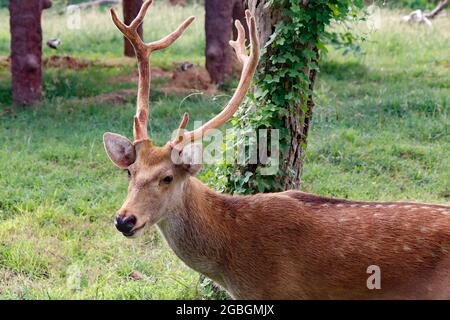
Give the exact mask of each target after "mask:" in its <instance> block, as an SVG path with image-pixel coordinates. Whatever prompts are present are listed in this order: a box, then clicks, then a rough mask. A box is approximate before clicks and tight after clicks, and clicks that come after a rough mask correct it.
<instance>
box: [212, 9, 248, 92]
mask: <svg viewBox="0 0 450 320" xmlns="http://www.w3.org/2000/svg"><path fill="white" fill-rule="evenodd" d="M235 19H238V20H240V21H241V22H242V24H243V25H244V26H245V28H246V33H248V31H247V24H246V23H245V22H244V21H245V13H244V5H243V1H242V0H227V1H223V0H205V32H206V50H205V57H206V69H207V70H208V72H209V75H210V77H211V81H212V82H213V83H218V84H220V83H223V81H224V80H225V79H226V78H227V77H229V76H230V75H231V73H232V61H233V60H232V54H233V51H232V49H231V47H230V45H229V44H228V42H229V41H230V40H231V35H232V33H233V34H234V36H235V28H234V27H233V20H235ZM232 31H233V32H232Z"/></svg>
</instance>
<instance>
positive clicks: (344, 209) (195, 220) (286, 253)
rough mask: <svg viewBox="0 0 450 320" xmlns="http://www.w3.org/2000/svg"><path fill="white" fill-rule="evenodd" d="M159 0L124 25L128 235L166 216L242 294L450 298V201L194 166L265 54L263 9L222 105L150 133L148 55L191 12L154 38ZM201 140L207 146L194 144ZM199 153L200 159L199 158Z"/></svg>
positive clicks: (182, 246)
mask: <svg viewBox="0 0 450 320" xmlns="http://www.w3.org/2000/svg"><path fill="white" fill-rule="evenodd" d="M151 2H152V1H151V0H147V1H146V2H145V3H144V4H143V6H142V8H141V10H140V12H139V14H138V16H137V17H136V19H135V20H134V21H133V22H132V23H131V24H130V25H129V26H126V25H125V24H123V23H122V22H121V21H120V20H119V19H118V17H117V15H116V13H115V12H114V11H113V10H112V11H111V13H112V18H113V21H114V23H115V24H116V26H117V27H118V28H119V30H120V31H121V32H122V33H123V34H124V35H125V36H126V37H127V38H128V40H130V42H131V43H132V44H133V47H134V49H135V51H136V57H137V59H138V62H139V64H138V65H139V88H138V96H137V108H136V115H135V117H134V127H133V128H134V130H133V133H134V142H131V141H129V140H128V139H127V138H125V137H123V136H120V135H117V134H112V133H105V135H104V137H103V140H104V145H105V149H106V152H107V154H108V156H109V157H110V159H111V160H112V162H113V163H115V164H116V165H117V166H118V167H119V168H121V169H125V170H127V171H128V176H129V187H128V196H127V199H126V201H125V202H124V204H123V205H122V207H121V208H120V209H119V210H118V212H117V214H116V218H115V224H116V227H117V229H118V230H119V231H120V232H122V233H123V234H124V235H125V236H127V237H133V236H136V235H138V234H139V233H140V232H141V231H142V230H143V229H144V228H145V227H148V226H151V225H154V224H156V225H157V226H158V227H159V229H160V230H161V232H162V234H163V235H164V237H165V239H166V240H167V243H168V244H169V246H170V247H171V248H172V249H173V251H174V252H175V253H176V254H177V255H178V256H179V257H180V258H181V259H182V260H183V261H184V262H185V263H186V264H187V265H188V266H190V267H192V268H193V269H195V270H197V271H198V272H201V273H203V274H204V275H206V276H208V277H210V278H211V279H213V280H215V281H216V282H217V283H219V284H220V285H221V286H222V287H224V288H225V289H226V290H227V291H228V292H229V293H230V294H231V295H232V296H233V297H234V298H240V299H281V298H286V299H355V298H360V299H378V298H385V299H399V298H409V299H418V298H421V299H439V298H448V299H450V206H446V205H433V204H419V203H417V204H416V203H381V202H355V201H348V200H339V199H332V198H326V197H320V196H315V195H311V194H306V193H302V192H300V191H286V192H281V193H272V194H257V195H253V196H229V195H224V194H219V193H216V192H214V191H212V190H210V189H209V188H208V187H206V186H205V185H204V184H202V183H201V182H200V181H199V180H197V179H196V178H195V177H194V176H195V174H196V173H197V172H198V171H199V170H200V168H201V166H200V165H199V164H198V163H195V161H192V160H193V159H194V158H198V157H197V156H194V157H193V153H197V154H198V152H200V155H201V149H199V148H198V145H197V147H196V145H195V144H190V143H191V142H193V141H195V140H197V139H200V138H202V137H203V136H205V135H207V134H208V133H209V132H210V130H211V129H215V128H218V127H220V126H221V125H223V124H224V123H225V122H226V121H228V120H229V119H230V118H231V117H232V116H233V114H234V113H235V112H236V110H237V108H238V107H239V105H240V104H241V102H242V100H243V99H244V97H245V95H246V92H247V90H248V89H249V87H250V85H251V81H252V77H253V74H254V72H255V70H256V67H257V63H258V58H259V43H258V37H257V34H256V25H255V21H254V19H253V17H252V16H251V14H250V13H249V12H248V11H247V12H246V19H247V24H248V26H249V30H250V32H249V34H250V43H251V47H250V50H249V51H250V53H249V54H247V50H246V48H245V38H244V28H243V26H242V25H241V24H240V22H238V21H237V22H236V27H237V29H238V38H237V40H236V41H232V42H231V43H230V44H231V45H232V46H233V48H234V50H235V52H236V54H237V57H238V60H239V61H240V62H241V63H242V64H243V68H242V74H241V79H240V81H239V84H238V86H237V89H236V92H235V93H234V94H233V96H232V98H231V99H230V102H229V103H228V104H227V105H226V107H225V108H224V109H223V111H222V112H220V113H219V114H218V115H216V116H215V117H214V118H213V119H211V120H209V121H208V122H206V123H205V124H204V125H203V126H201V127H200V128H197V129H195V130H194V131H191V132H185V128H186V126H187V123H188V120H189V117H188V115H187V114H185V115H184V116H183V118H182V121H181V123H180V126H179V128H178V131H177V132H176V135H175V139H173V140H171V141H169V142H168V143H167V144H166V145H165V146H163V147H158V146H155V145H154V144H153V142H152V141H151V139H150V138H149V137H148V134H147V122H148V115H149V106H148V98H149V90H150V70H151V69H150V62H149V57H148V56H149V55H150V54H151V53H152V52H153V51H155V50H159V49H163V48H166V47H167V46H169V45H170V44H171V43H173V42H174V41H175V40H176V39H177V38H178V37H179V36H180V35H181V34H182V32H183V31H184V30H185V29H186V28H187V27H188V25H189V24H190V23H191V22H192V21H193V18H189V19H187V20H186V21H185V22H184V23H183V24H182V25H181V26H180V27H179V28H178V29H177V30H176V31H174V32H173V33H172V34H170V35H168V36H167V37H165V38H163V39H161V40H159V41H155V42H152V43H148V44H146V43H144V42H143V41H142V39H141V38H140V37H139V35H138V33H137V28H138V27H139V25H140V24H141V23H142V21H143V19H144V16H145V13H146V11H147V9H148V7H149V6H150V5H151ZM196 149H197V151H196ZM200 158H201V157H200ZM369 266H377V267H378V268H379V269H380V271H381V274H380V278H381V289H372V290H371V289H369V288H368V286H367V279H368V277H369V276H370V274H368V273H367V270H368V267H369Z"/></svg>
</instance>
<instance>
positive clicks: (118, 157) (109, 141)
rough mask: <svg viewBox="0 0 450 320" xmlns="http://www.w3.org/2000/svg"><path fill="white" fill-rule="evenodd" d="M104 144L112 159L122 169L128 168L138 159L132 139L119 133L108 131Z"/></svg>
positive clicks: (104, 136) (104, 137)
mask: <svg viewBox="0 0 450 320" xmlns="http://www.w3.org/2000/svg"><path fill="white" fill-rule="evenodd" d="M103 145H104V146H105V150H106V153H107V154H108V157H109V158H110V159H111V161H112V162H113V163H114V164H115V165H116V166H118V167H119V168H121V169H125V168H127V167H128V166H129V165H131V164H133V163H134V161H135V160H136V151H135V149H134V145H133V144H132V143H131V141H130V140H128V139H127V138H125V137H124V136H121V135H119V134H115V133H110V132H106V133H105V134H104V135H103Z"/></svg>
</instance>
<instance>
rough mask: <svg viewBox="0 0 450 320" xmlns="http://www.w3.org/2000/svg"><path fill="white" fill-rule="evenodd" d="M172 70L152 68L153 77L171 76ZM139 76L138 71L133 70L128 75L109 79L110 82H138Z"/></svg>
mask: <svg viewBox="0 0 450 320" xmlns="http://www.w3.org/2000/svg"><path fill="white" fill-rule="evenodd" d="M171 77H172V72H169V71H164V70H163V69H161V68H152V78H171ZM138 78H139V74H138V72H137V71H136V72H133V73H130V74H127V75H120V76H117V77H112V78H110V79H109V82H110V83H123V82H133V83H137V82H138Z"/></svg>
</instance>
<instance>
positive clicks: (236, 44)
mask: <svg viewBox="0 0 450 320" xmlns="http://www.w3.org/2000/svg"><path fill="white" fill-rule="evenodd" d="M234 25H235V26H236V29H237V30H238V36H237V39H236V41H232V40H231V41H230V46H232V47H233V49H234V51H235V52H236V56H237V58H238V59H239V62H240V63H241V64H244V63H245V62H246V61H247V59H248V56H247V52H246V51H245V37H244V34H245V31H244V27H243V26H242V23H241V22H240V21H239V20H236V21H235V22H234Z"/></svg>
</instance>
